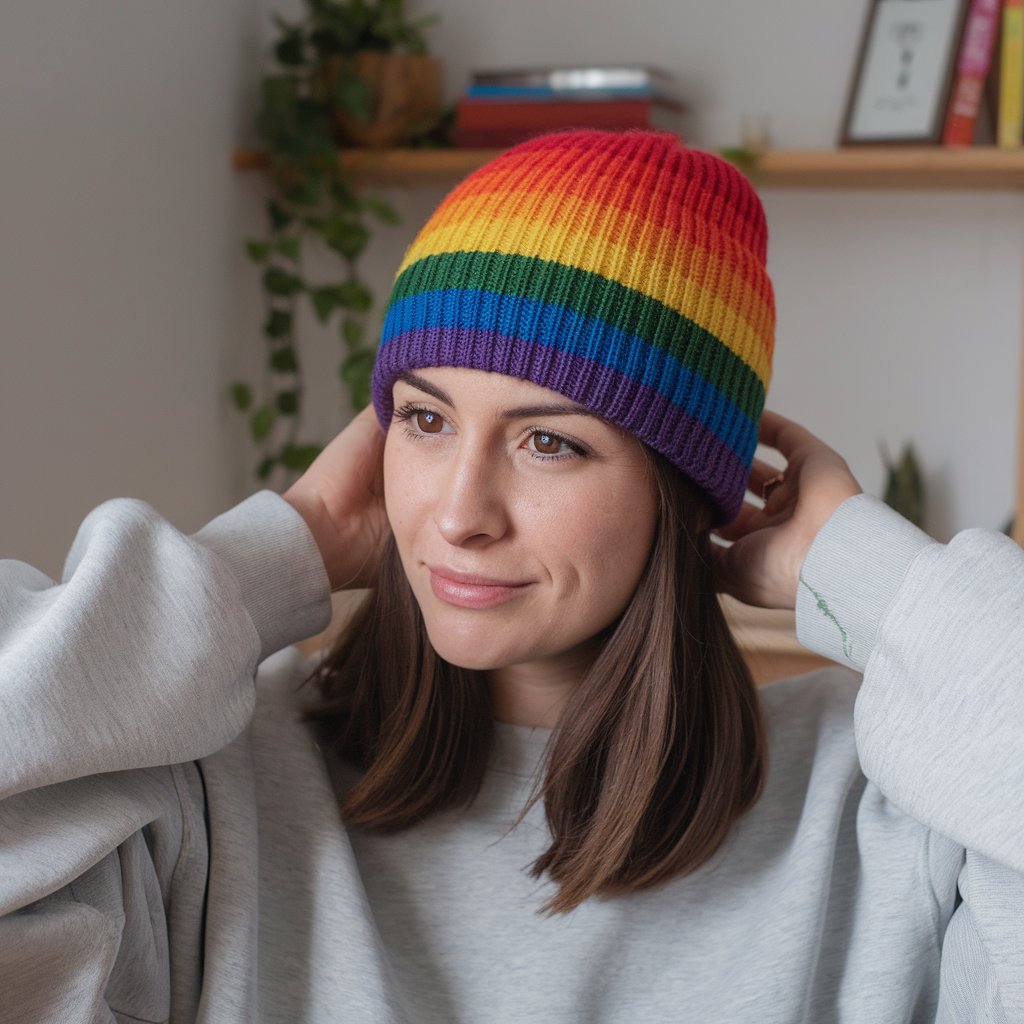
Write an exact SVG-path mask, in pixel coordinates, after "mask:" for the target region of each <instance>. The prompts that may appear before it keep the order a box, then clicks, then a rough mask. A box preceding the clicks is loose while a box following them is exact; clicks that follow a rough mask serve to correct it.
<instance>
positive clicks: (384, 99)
mask: <svg viewBox="0 0 1024 1024" xmlns="http://www.w3.org/2000/svg"><path fill="white" fill-rule="evenodd" d="M355 72H356V74H357V75H358V76H359V77H360V78H362V79H363V80H364V81H366V82H367V83H368V84H369V86H370V94H371V96H372V101H371V110H372V116H371V117H370V120H369V121H363V120H360V119H359V118H357V117H353V116H352V114H350V113H349V112H348V111H347V110H344V109H342V108H335V110H334V113H333V121H334V130H335V133H336V135H337V139H338V142H339V144H341V145H345V146H362V147H366V148H367V149H384V148H386V147H388V146H397V145H401V144H402V143H403V142H406V141H408V139H409V138H410V136H411V135H413V134H414V133H416V132H418V131H422V130H424V129H426V128H429V127H430V125H431V124H432V123H433V122H434V121H435V120H436V119H437V118H438V117H439V116H440V113H441V104H442V100H441V63H440V61H439V60H438V59H437V58H436V57H431V56H429V55H428V54H409V53H383V52H380V51H377V50H362V51H360V52H359V53H357V54H356V55H355Z"/></svg>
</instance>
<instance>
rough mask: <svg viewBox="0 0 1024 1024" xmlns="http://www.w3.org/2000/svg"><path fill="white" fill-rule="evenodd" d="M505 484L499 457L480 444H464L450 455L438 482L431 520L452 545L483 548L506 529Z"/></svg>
mask: <svg viewBox="0 0 1024 1024" xmlns="http://www.w3.org/2000/svg"><path fill="white" fill-rule="evenodd" d="M507 492H508V483H507V473H506V472H505V468H504V467H503V466H502V465H501V464H500V460H499V459H496V458H494V457H493V455H491V456H489V455H488V453H487V451H486V449H485V448H484V447H483V446H477V445H474V444H472V443H468V442H467V443H465V444H462V445H460V446H459V448H458V450H457V451H456V452H454V453H453V454H452V457H451V459H450V461H448V463H447V464H446V466H445V467H444V471H443V472H442V473H441V476H440V479H439V481H438V492H437V496H436V504H435V507H434V522H435V523H436V524H437V529H438V531H439V532H440V534H441V536H442V537H444V539H445V540H446V541H447V542H448V543H449V544H452V545H456V546H460V547H464V546H466V545H470V546H475V547H485V546H486V545H488V544H490V543H493V542H494V541H496V540H499V539H500V538H502V537H504V536H505V534H506V533H507V532H508V529H509V506H508V493H507Z"/></svg>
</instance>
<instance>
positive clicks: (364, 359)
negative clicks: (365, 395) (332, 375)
mask: <svg viewBox="0 0 1024 1024" xmlns="http://www.w3.org/2000/svg"><path fill="white" fill-rule="evenodd" d="M373 362H374V354H373V353H372V352H366V351H360V352H353V353H351V354H350V355H348V356H346V357H345V359H344V360H342V363H341V366H340V367H339V369H338V374H339V376H340V377H341V379H342V380H343V381H345V383H346V384H361V383H363V382H364V381H369V379H370V375H371V373H372V372H373Z"/></svg>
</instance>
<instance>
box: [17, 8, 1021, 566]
mask: <svg viewBox="0 0 1024 1024" xmlns="http://www.w3.org/2000/svg"><path fill="white" fill-rule="evenodd" d="M297 6H298V0H287V2H284V0H282V3H280V4H276V3H274V2H273V0H260V2H256V0H220V2H219V3H217V4H208V3H200V2H198V0H179V2H178V3H176V4H171V5H167V4H158V3H155V2H152V0H150V2H148V3H147V2H137V3H134V4H123V3H116V2H114V0H93V2H92V3H90V4H87V5H86V4H81V5H72V4H66V5H60V8H59V10H57V9H54V8H53V6H52V5H41V4H36V3H31V2H29V0H16V2H13V3H9V4H7V5H5V8H4V12H3V15H2V20H0V133H2V134H0V143H2V144H0V154H2V156H0V185H2V187H0V230H2V232H3V238H4V242H5V244H4V258H3V272H2V274H0V303H2V306H0V309H2V321H0V323H2V331H0V356H2V360H3V364H2V365H3V370H2V372H0V410H2V414H0V415H2V417H3V419H2V424H3V428H4V429H3V430H2V431H0V467H2V472H3V483H4V486H3V496H4V500H3V501H2V502H0V557H8V556H16V557H20V558H25V559H27V560H30V561H34V562H35V563H36V564H38V565H40V566H41V567H42V568H44V569H46V570H47V571H49V572H51V573H52V572H56V571H58V568H59V564H60V559H61V557H62V554H63V551H64V550H65V548H66V546H67V543H68V542H69V540H70V539H71V536H72V534H73V531H74V528H75V525H76V524H77V522H78V521H79V519H80V518H81V516H82V515H83V514H84V512H85V511H86V510H87V509H88V508H90V507H91V506H92V505H94V504H95V503H96V502H98V501H100V500H102V499H104V498H106V497H110V496H113V495H117V494H132V495H137V496H139V497H142V498H145V499H146V500H149V501H151V502H153V503H154V504H155V505H156V506H157V507H159V508H160V509H161V510H162V511H164V512H165V513H166V514H167V515H169V516H170V518H171V519H172V520H173V521H175V522H176V523H178V524H180V525H181V526H182V527H184V528H186V529H191V528H194V527H196V526H198V525H199V524H200V523H201V522H203V521H204V520H205V519H206V518H208V517H209V516H211V515H213V514H215V513H216V512H217V511H219V510H220V509H223V508H224V507H226V506H227V505H228V504H229V503H230V502H232V501H234V500H235V499H236V498H237V497H239V496H241V495H242V494H244V493H246V492H247V491H248V490H250V489H251V488H252V486H253V484H252V482H251V480H250V479H249V477H248V472H249V468H250V462H251V453H250V451H249V450H248V448H247V446H246V442H245V438H244V435H243V432H242V430H241V425H240V423H239V422H238V420H237V418H236V417H235V416H234V414H233V413H232V411H231V410H230V409H229V408H228V403H227V402H226V400H225V397H224V389H225V385H226V383H227V381H228V380H230V379H231V378H232V377H233V376H235V375H236V374H238V373H239V372H241V371H243V370H245V369H246V368H251V367H252V366H253V365H255V361H256V360H257V359H258V358H259V355H260V350H259V345H260V339H259V334H258V329H259V322H260V313H259V301H260V295H259V289H258V285H257V281H256V275H255V273H254V271H253V269H252V268H251V267H250V266H249V265H248V264H247V262H246V261H245V259H244V257H243V256H242V255H241V242H242V240H243V239H244V238H245V237H247V236H249V235H250V234H252V233H253V232H255V231H258V230H259V223H260V201H261V198H262V190H263V184H262V182H261V180H260V178H259V176H258V175H256V174H240V173H237V172H234V171H232V170H231V167H230V163H229V158H230V152H231V150H232V148H233V147H235V146H236V145H238V144H240V143H242V144H244V143H248V142H251V140H252V132H251V127H250V124H251V114H252V109H253V106H254V102H255V101H254V92H255V88H256V83H257V78H258V75H259V72H260V68H261V64H262V60H263V57H262V53H263V48H264V47H265V45H266V44H267V43H268V42H269V40H270V39H271V38H272V35H273V31H272V29H270V28H268V15H269V12H270V11H272V10H277V9H280V10H288V9H295V8H296V7H297ZM414 7H415V9H417V10H422V11H429V12H437V13H439V14H440V15H441V18H442V21H441V24H440V25H439V26H438V27H437V28H435V29H434V30H432V32H431V40H432V44H433V48H434V50H435V51H436V52H438V53H440V54H442V55H443V56H444V58H445V61H446V77H447V86H448V94H449V96H450V97H454V96H455V95H456V93H457V91H458V90H459V89H460V88H461V86H462V85H463V84H464V82H465V79H466V76H467V73H468V70H469V69H470V68H472V67H477V66H510V65H520V64H524V63H546V62H571V63H582V62H588V61H602V62H606V61H618V62H626V61H637V62H644V63H651V64H656V65H660V66H662V67H665V68H666V69H668V70H670V71H672V72H673V73H675V74H676V75H677V76H678V78H679V81H680V83H681V84H682V87H683V90H684V92H685V94H686V96H687V98H688V99H689V101H690V103H691V106H692V107H693V114H692V115H691V117H690V119H689V123H688V135H689V138H690V140H691V141H692V142H693V143H694V144H697V145H703V146H708V147H714V146H719V145H725V144H729V143H732V142H734V141H735V140H736V138H737V136H738V133H739V122H740V116H741V114H742V113H743V112H745V111H754V112H758V113H767V114H769V115H770V117H771V123H772V129H773V135H774V140H775V142H776V144H777V145H779V146H786V147H797V146H806V147H824V146H829V145H831V144H832V143H833V141H834V138H835V135H836V131H837V127H838V118H839V111H840V110H841V109H842V105H843V100H844V98H845V92H846V87H847V81H848V77H849V72H850V67H851V64H852V60H853V54H854V52H855V48H856V44H857V39H858V35H859V31H860V24H861V19H862V15H863V9H864V4H863V3H862V2H861V0H856V2H844V3H840V2H839V0H787V2H785V3H774V4H761V5H756V4H750V3H749V2H742V3H741V2H740V0H701V2H691V3H679V2H678V0H635V2H634V3H632V4H629V5H620V4H613V3H611V2H602V3H597V2H587V0H546V2H544V3H540V2H538V0H520V2H519V3H517V4H508V3H497V2H489V3H482V2H480V0H436V2H430V0H416V3H415V4H414ZM441 195H442V191H441V190H437V189H434V190H428V191H422V192H418V191H417V192H399V191H397V190H396V191H394V192H393V194H392V198H393V200H394V201H395V202H396V204H397V205H398V206H399V208H400V209H401V211H402V212H403V213H404V214H405V216H406V222H407V224H408V227H407V228H401V229H388V230H387V231H382V232H381V234H380V236H379V237H378V239H377V240H376V241H375V243H374V246H373V248H372V250H371V252H370V253H369V254H368V257H367V259H366V261H365V269H366V274H367V276H368V278H369V279H370V280H371V283H373V284H374V285H375V287H376V288H377V290H378V293H379V294H381V295H383V294H384V292H385V291H386V287H387V284H388V281H389V279H390V275H391V272H392V271H393V268H394V266H395V265H396V264H397V262H398V259H399V258H400V255H401V251H402V247H403V245H404V243H405V241H406V239H407V237H408V235H409V233H411V231H412V230H414V228H415V226H416V225H417V224H418V223H419V222H420V221H421V220H422V219H423V218H424V217H425V216H426V215H427V214H428V213H429V210H430V209H431V207H432V206H433V205H434V204H435V203H436V202H437V201H438V200H439V199H440V198H441ZM764 198H765V204H766V208H767V211H768V217H769V225H770V229H771V243H770V269H771V271H772V274H773V277H774V279H775V284H776V290H777V295H778V305H779V334H778V343H777V359H776V374H775V380H774V383H773V386H772V390H771V393H770V396H769V402H770V404H771V405H772V406H774V407H775V408H778V409H779V410H780V411H783V412H786V413H788V414H790V415H793V416H794V417H796V418H798V419H801V420H803V421H805V422H806V423H807V425H808V426H810V427H811V428H812V429H814V430H816V431H817V432H819V433H820V434H822V435H823V436H824V437H825V438H826V439H827V440H829V441H830V442H831V443H832V444H834V445H835V446H836V447H838V448H839V449H840V450H841V451H843V452H844V454H846V455H847V457H848V458H849V460H850V462H851V464H852V465H853V467H854V469H855V471H856V472H857V473H858V474H859V475H860V477H861V479H862V481H863V483H864V485H865V486H866V487H867V488H868V489H871V490H877V489H878V488H879V487H880V485H881V479H882V474H881V464H880V460H879V458H878V455H877V451H876V445H877V442H878V441H879V440H884V441H885V442H886V443H888V445H889V446H890V448H893V449H895V448H897V447H898V446H899V445H900V444H901V443H902V442H903V441H904V440H906V439H913V440H914V442H915V444H916V445H917V446H918V449H919V452H920V455H921V458H922V462H923V464H924V467H925V470H926V474H927V476H928V482H929V484H930V486H931V492H932V497H933V504H934V512H933V516H932V520H931V523H930V526H931V528H932V530H933V532H935V533H936V534H937V535H939V536H948V534H949V533H950V532H952V531H953V530H955V529H957V528H960V527H962V526H966V525H970V524H980V525H995V524H997V523H1000V522H1001V521H1002V520H1003V519H1004V518H1005V516H1006V515H1007V513H1008V511H1009V508H1010V504H1011V501H1012V487H1013V461H1014V437H1015V430H1016V421H1015V415H1016V379H1017V376H1016V375H1017V350H1018V341H1019V337H1020V326H1019V321H1020V298H1019V294H1020V288H1019V284H1020V275H1021V270H1022V266H1024V261H1022V258H1024V253H1022V251H1021V249H1022V246H1021V237H1020V236H1021V232H1020V228H1019V226H1018V225H1019V222H1020V215H1021V212H1022V211H1021V206H1020V199H1019V198H1018V197H1017V196H1011V195H1003V194H992V195H981V194H952V193H948V194H947V193H940V194H932V195H907V194H898V193H878V192H870V193H856V194H853V193H851V194H841V193H830V192H818V193H811V192H804V193H782V192H771V193H765V196H764ZM335 357H336V343H335V342H334V341H333V339H330V338H313V339H312V342H311V344H310V345H309V346H307V359H308V362H309V368H310V371H311V374H312V376H313V377H314V378H316V382H317V384H318V387H319V392H320V393H319V396H318V398H317V401H316V403H315V408H314V410H313V414H312V417H311V420H312V423H311V426H313V427H314V428H318V429H320V430H322V431H324V432H326V431H328V430H330V429H333V428H334V427H335V426H336V425H340V423H341V421H342V419H343V415H344V413H343V411H342V410H341V409H340V408H339V403H338V401H337V398H336V392H335V391H334V389H333V386H332V384H331V383H330V381H331V378H332V377H333V365H334V361H335Z"/></svg>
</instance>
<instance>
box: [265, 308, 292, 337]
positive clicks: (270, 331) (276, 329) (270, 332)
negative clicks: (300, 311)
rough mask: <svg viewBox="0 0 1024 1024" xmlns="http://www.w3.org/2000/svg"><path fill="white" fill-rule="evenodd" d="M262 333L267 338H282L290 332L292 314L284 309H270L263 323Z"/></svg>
mask: <svg viewBox="0 0 1024 1024" xmlns="http://www.w3.org/2000/svg"><path fill="white" fill-rule="evenodd" d="M263 333H264V334H265V335H266V336H267V337H268V338H275V339H276V338H284V337H287V336H288V335H289V334H291V333H292V315H291V313H290V312H289V311H288V310H286V309H272V310H271V311H270V315H269V316H268V317H267V322H266V323H265V324H264V325H263Z"/></svg>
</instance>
